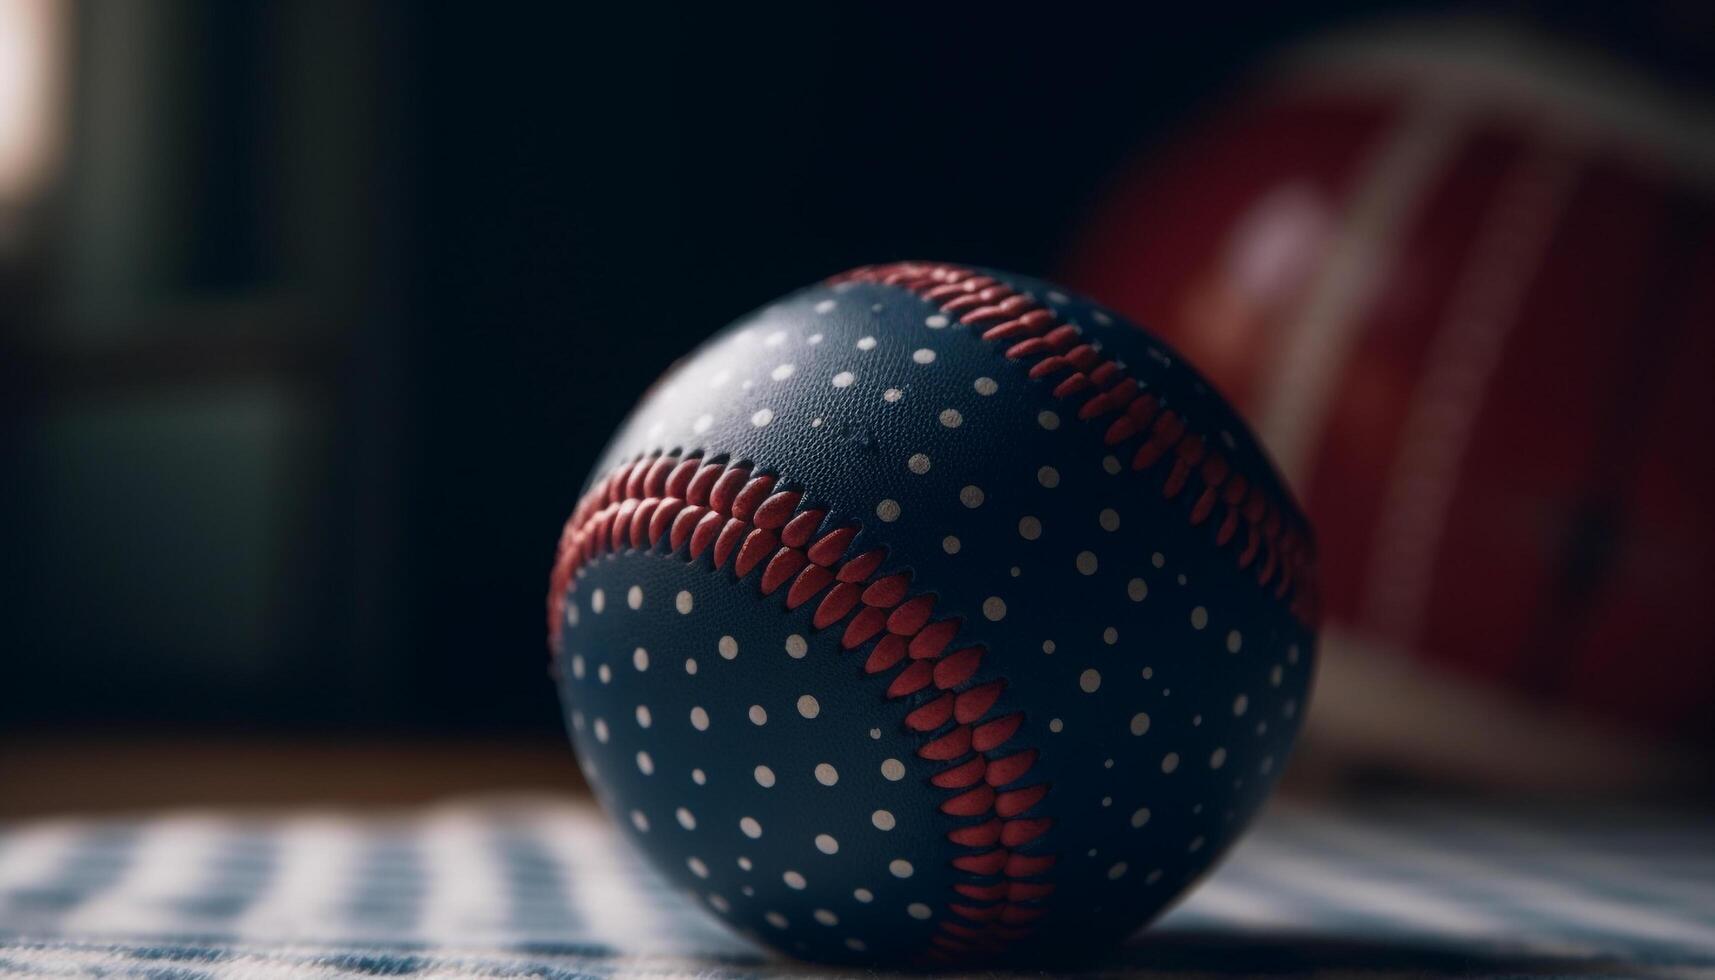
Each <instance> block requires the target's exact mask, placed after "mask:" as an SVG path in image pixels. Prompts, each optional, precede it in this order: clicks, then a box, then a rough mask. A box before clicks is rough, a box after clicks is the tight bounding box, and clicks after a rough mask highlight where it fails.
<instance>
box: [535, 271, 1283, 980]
mask: <svg viewBox="0 0 1715 980" xmlns="http://www.w3.org/2000/svg"><path fill="white" fill-rule="evenodd" d="M548 605H549V630H550V641H551V647H552V650H553V657H554V660H553V666H554V674H555V676H556V678H557V680H558V684H559V689H560V692H561V696H562V700H563V703H564V708H565V713H566V716H567V722H568V726H569V728H570V730H571V732H572V736H573V743H574V745H575V747H576V751H577V754H578V758H579V761H580V763H581V764H582V766H583V770H584V772H585V774H586V775H587V776H588V778H589V782H590V784H591V785H592V786H593V787H594V788H595V791H596V793H597V795H598V796H599V797H600V799H601V800H602V802H603V804H604V806H605V807H606V808H607V809H608V811H609V812H610V813H611V814H612V815H613V817H614V819H615V820H616V821H617V822H618V824H619V825H620V826H621V827H623V828H624V829H625V831H626V832H627V833H628V834H629V836H630V837H631V839H632V840H633V841H634V842H635V843H636V845H637V846H638V848H639V849H640V850H641V851H642V852H643V853H644V854H646V855H647V856H648V857H649V859H650V860H651V861H652V863H653V864H654V865H655V867H656V868H657V869H658V870H659V871H660V872H661V874H662V875H663V876H664V877H665V878H666V880H667V881H668V882H670V883H671V884H672V885H673V886H674V887H676V888H678V889H681V890H683V891H684V892H685V893H687V894H688V895H690V896H691V897H692V899H693V900H694V901H695V902H697V903H698V904H699V905H701V906H702V907H703V908H705V909H707V910H708V911H709V912H710V913H712V914H713V915H715V916H717V917H719V918H720V919H722V920H724V921H725V922H726V923H727V924H728V925H730V926H731V927H733V928H734V929H736V930H738V931H740V932H741V933H743V934H745V935H748V936H750V937H752V938H753V939H755V940H757V941H759V942H761V943H764V944H766V945H768V946H771V947H774V948H776V949H779V950H781V951H784V952H786V953H789V954H792V955H795V956H800V957H805V958H809V959H814V960H821V961H835V962H848V963H864V964H888V965H914V964H915V965H927V966H936V965H960V964H966V963H972V962H978V961H982V960H987V959H992V958H994V957H996V956H1005V957H1008V958H1011V957H1028V956H1031V955H1033V954H1041V953H1050V952H1051V953H1055V954H1065V953H1069V952H1085V951H1089V950H1094V949H1099V948H1100V947H1101V946H1102V945H1103V944H1111V943H1115V942H1118V941H1119V940H1121V939H1123V938H1124V937H1126V936H1127V935H1128V934H1130V933H1132V932H1133V931H1134V930H1136V929H1137V928H1138V927H1139V926H1141V925H1142V924H1144V923H1146V922H1147V921H1149V920H1150V919H1151V918H1152V917H1154V916H1155V915H1156V914H1157V913H1159V912H1160V911H1161V910H1162V909H1164V908H1165V907H1166V906H1167V905H1168V904H1169V903H1171V902H1172V901H1173V900H1174V899H1175V898H1176V897H1178V896H1179V895H1181V894H1182V893H1183V892H1184V891H1185V890H1186V889H1187V888H1188V887H1190V886H1191V885H1192V884H1193V883H1194V882H1196V881H1197V880H1198V879H1199V878H1200V877H1201V876H1202V875H1204V874H1205V873H1206V872H1208V871H1209V870H1210V868H1211V867H1212V866H1213V865H1214V864H1215V863H1216V862H1217V861H1218V860H1219V858H1220V857H1221V855H1222V854H1223V853H1224V852H1225V851H1226V850H1227V849H1228V848H1229V847H1230V846H1231V845H1232V844H1233V842H1234V841H1235V840H1236V839H1237V838H1238V837H1239V836H1240V834H1241V833H1242V831H1243V829H1244V828H1245V826H1246V824H1247V823H1248V822H1249V821H1250V820H1251V818H1252V817H1253V816H1254V815H1255V814H1256V812H1257V810H1258V808H1259V807H1260V806H1261V804H1262V802H1263V801H1264V799H1266V797H1267V796H1268V793H1269V790H1270V788H1271V787H1272V785H1273V784H1274V781H1275V779H1276V778H1277V776H1278V775H1279V773H1280V772H1281V769H1282V766H1283V764H1284V763H1285V762H1286V757H1287V753H1288V752H1289V750H1290V748H1291V746H1292V742H1293V738H1294V735H1295V734H1296V732H1297V729H1298V726H1299V721H1300V719H1301V718H1302V716H1303V711H1304V708H1305V701H1306V697H1307V695H1308V691H1309V686H1310V680H1311V674H1312V668H1313V664H1314V660H1315V641H1316V607H1317V601H1316V569H1315V558H1314V554H1313V547H1312V544H1311V538H1310V533H1309V530H1308V527H1307V525H1306V523H1305V520H1304V517H1303V516H1302V514H1301V513H1300V511H1299V509H1298V508H1297V506H1296V505H1295V504H1294V502H1293V501H1292V499H1291V497H1290V495H1289V494H1288V492H1287V491H1286V490H1285V488H1284V486H1283V484H1282V482H1281V480H1280V478H1279V477H1278V476H1277V475H1276V473H1275V470H1274V468H1273V466H1272V465H1271V464H1270V462H1269V461H1268V459H1267V458H1266V457H1265V456H1264V454H1263V453H1262V451H1261V450H1260V449H1259V448H1258V444H1257V441H1256V440H1255V438H1253V436H1252V435H1251V433H1250V432H1249V430H1248V429H1247V428H1246V426H1245V424H1244V423H1243V422H1242V421H1241V420H1240V419H1239V417H1238V416H1237V415H1236V414H1235V413H1234V411H1233V409H1232V408H1231V407H1230V406H1229V405H1228V404H1227V403H1226V402H1225V401H1224V400H1223V399H1222V397H1221V395H1220V394H1219V393H1217V392H1216V391H1215V390H1213V389H1212V388H1211V387H1209V385H1208V384H1207V383H1206V382H1205V381H1204V380H1203V378H1202V376H1201V375H1199V374H1198V373H1197V372H1196V371H1195V370H1194V369H1192V368H1191V367H1190V366H1189V365H1187V364H1186V363H1185V362H1184V361H1183V360H1182V359H1181V358H1180V356H1179V355H1178V354H1177V353H1176V352H1175V351H1173V350H1171V349H1170V348H1168V347H1167V346H1165V345H1164V344H1162V343H1160V342H1159V341H1157V340H1155V339H1153V338H1152V337H1151V336H1150V335H1149V334H1148V333H1146V332H1145V331H1143V330H1141V329H1139V328H1137V327H1135V326H1133V325H1130V324H1128V323H1125V322H1123V321H1122V320H1121V319H1120V318H1119V317H1118V316H1117V315H1115V314H1113V313H1111V312H1109V311H1107V310H1106V309H1104V308H1103V307H1101V306H1100V305H1098V304H1095V303H1093V302H1091V301H1088V300H1085V299H1082V298H1079V297H1077V296H1074V295H1070V294H1068V293H1066V292H1064V291H1062V290H1060V289H1058V288H1057V287H1055V286H1053V285H1051V284H1048V283H1045V282H1040V281H1037V280H1033V279H1029V278H1026V277H1023V276H1015V275H1010V274H1007V273H1001V272H994V271H988V270H981V269H975V268H969V267H961V266H956V265H947V264H939V263H927V262H923V263H919V262H906V263H897V264H892V265H881V266H871V267H864V268H860V269H856V270H853V271H850V272H847V273H845V274H842V275H840V276H836V277H834V278H833V279H831V280H829V281H827V282H825V283H821V284H818V285H814V286H811V287H809V288H806V289H803V290H801V291H799V292H797V293H794V294H792V295H790V296H788V297H786V298H784V299H781V300H779V301H778V302H776V303H774V304H772V305H769V306H766V307H764V308H762V309H760V310H758V311H757V312H755V313H752V314H750V315H748V316H746V317H743V318H742V319H740V320H739V321H738V322H736V323H734V324H733V325H731V326H729V327H728V328H726V329H725V330H723V331H721V332H720V333H719V334H717V335H715V336H714V337H713V338H712V339H711V340H709V341H708V342H707V343H705V344H704V345H703V346H702V347H701V348H699V349H698V350H696V351H695V352H693V353H691V354H690V355H689V356H687V357H686V358H684V359H683V360H682V361H680V362H679V363H678V364H677V365H675V366H674V367H673V368H672V370H670V371H669V372H668V374H667V375H666V376H665V377H664V378H663V379H662V380H661V381H660V382H658V383H657V384H656V385H655V387H654V388H653V389H651V391H650V392H649V393H648V395H647V396H646V397H645V398H644V400H643V401H642V403H641V404H640V405H639V406H638V407H637V409H636V410H635V412H634V413H633V414H632V415H631V417H630V418H629V420H628V421H627V422H626V423H625V424H624V426H623V427H622V428H621V430H620V431H619V433H618V434H617V435H616V436H615V437H614V439H613V441H612V442H611V444H610V445H609V446H608V447H607V449H606V450H605V451H604V454H603V456H602V458H601V460H600V461H599V463H598V464H597V466H596V469H595V471H594V472H593V473H592V474H591V476H590V478H589V482H588V485H587V487H586V488H585V490H584V492H583V494H582V496H581V498H580V499H578V501H577V502H576V506H575V509H574V510H573V512H572V516H571V519H570V520H569V521H568V522H567V523H566V526H565V531H564V533H563V535H562V536H561V539H560V544H559V549H558V553H557V557H556V560H555V563H554V567H553V573H552V583H551V588H550V592H549V597H548Z"/></svg>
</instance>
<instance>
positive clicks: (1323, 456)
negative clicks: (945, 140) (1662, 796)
mask: <svg viewBox="0 0 1715 980" xmlns="http://www.w3.org/2000/svg"><path fill="white" fill-rule="evenodd" d="M1263 82H1264V84H1261V85H1260V86H1257V87H1254V88H1252V89H1251V90H1250V91H1249V93H1248V94H1247V95H1245V96H1244V97H1242V98H1241V99H1240V100H1239V101H1238V102H1237V103H1236V104H1232V105H1229V106H1228V107H1227V108H1226V109H1225V110H1224V111H1221V112H1217V113H1216V114H1215V115H1213V116H1212V117H1210V121H1208V122H1207V124H1206V125H1204V126H1203V127H1202V128H1201V129H1200V130H1199V131H1196V132H1194V133H1191V134H1189V137H1188V138H1187V139H1185V140H1184V141H1182V142H1180V143H1178V144H1177V145H1175V146H1172V147H1171V148H1169V149H1167V150H1166V151H1165V152H1160V153H1157V154H1154V155H1151V156H1150V157H1149V158H1148V159H1146V160H1144V161H1143V162H1142V163H1143V165H1142V166H1141V167H1140V168H1138V169H1137V170H1135V171H1133V172H1129V173H1126V174H1124V175H1122V179H1121V180H1120V181H1119V182H1118V183H1117V185H1116V186H1115V187H1114V188H1113V189H1112V193H1111V194H1109V195H1108V196H1107V197H1106V199H1105V203H1103V204H1102V206H1101V207H1100V208H1099V210H1098V211H1097V212H1096V214H1095V216H1094V219H1093V221H1092V222H1091V224H1090V225H1089V227H1088V228H1087V229H1086V233H1085V235H1084V236H1083V237H1082V238H1081V239H1080V241H1079V244H1078V247H1077V249H1076V251H1075V252H1074V254H1073V257H1072V259H1071V261H1070V263H1069V267H1068V269H1067V270H1066V275H1065V276H1064V278H1066V279H1068V280H1069V281H1070V282H1071V283H1072V284H1073V285H1075V286H1077V287H1079V288H1081V289H1084V290H1086V291H1088V292H1089V293H1091V294H1093V295H1097V296H1101V297H1103V298H1104V300H1106V301H1108V302H1110V303H1112V304H1114V305H1115V306H1116V307H1117V308H1119V309H1121V310H1123V311H1125V312H1127V313H1129V314H1131V315H1132V316H1134V317H1135V318H1137V319H1138V320H1139V321H1140V322H1142V323H1145V324H1148V325H1149V326H1150V327H1151V329H1153V330H1156V331H1158V332H1160V333H1161V334H1162V335H1164V336H1165V337H1166V338H1168V340H1169V341H1170V342H1174V343H1176V344H1177V345H1178V346H1179V347H1180V348H1181V349H1182V350H1183V351H1184V353H1185V354H1186V355H1188V356H1189V357H1190V358H1191V360H1193V361H1194V362H1195V363H1197V364H1198V365H1200V366H1202V367H1203V369H1204V370H1205V371H1206V372H1208V373H1210V374H1211V375H1212V376H1213V377H1214V379H1215V380H1216V382H1217V383H1218V384H1220V385H1221V386H1223V387H1224V389H1225V391H1226V394H1227V395H1228V396H1229V397H1230V398H1232V399H1233V400H1235V401H1236V402H1237V403H1238V404H1239V405H1240V406H1241V409H1242V410H1243V411H1245V412H1246V414H1247V415H1249V417H1250V418H1251V419H1252V420H1253V421H1254V422H1255V423H1256V425H1257V428H1258V430H1259V432H1260V434H1261V436H1262V437H1263V440H1264V441H1265V442H1266V443H1267V444H1268V446H1269V448H1270V449H1271V450H1272V452H1273V454H1274V456H1275V458H1276V459H1277V460H1279V461H1280V464H1281V466H1282V468H1283V469H1284V471H1285V475H1286V477H1287V479H1288V480H1289V481H1290V482H1291V483H1292V484H1293V485H1294V486H1295V488H1296V489H1297V490H1298V492H1299V494H1300V497H1301V499H1304V500H1306V501H1307V503H1308V507H1309V510H1310V511H1311V515H1312V518H1313V519H1314V521H1315V523H1316V526H1317V527H1318V529H1319V531H1320V545H1321V552H1322V556H1323V563H1324V575H1325V582H1326V591H1325V602H1326V613H1327V619H1328V621H1329V622H1328V626H1329V628H1330V631H1331V633H1333V634H1334V635H1335V636H1336V637H1344V639H1345V640H1346V641H1347V642H1348V643H1349V644H1353V645H1357V646H1360V647H1363V648H1366V649H1371V650H1376V651H1397V652H1400V653H1403V654H1406V655H1408V656H1409V657H1410V658H1414V659H1415V661H1416V662H1418V663H1419V664H1422V663H1431V664H1434V665H1437V666H1438V667H1440V668H1445V669H1446V670H1445V672H1446V673H1447V674H1449V676H1455V677H1458V676H1463V677H1465V678H1477V679H1480V680H1481V681H1482V682H1483V683H1484V684H1485V685H1487V686H1489V687H1490V689H1491V690H1492V689H1493V688H1495V687H1499V688H1501V689H1503V690H1505V691H1506V692H1509V694H1510V695H1511V696H1512V697H1513V699H1514V700H1516V701H1519V702H1532V703H1535V704H1537V705H1539V706H1540V705H1552V706H1554V707H1555V708H1556V709H1557V710H1558V709H1571V710H1574V711H1576V712H1578V713H1579V714H1580V716H1582V717H1586V718H1591V719H1596V718H1602V719H1608V720H1611V721H1615V722H1617V723H1619V725H1620V726H1621V727H1622V728H1625V729H1629V730H1631V731H1633V732H1641V731H1647V732H1651V733H1654V734H1655V735H1663V734H1670V735H1676V736H1687V735H1689V736H1694V737H1698V736H1707V735H1708V734H1709V733H1710V731H1711V716H1712V713H1711V711H1710V710H1709V709H1710V706H1711V704H1712V703H1715V506H1712V502H1711V494H1712V491H1715V458H1712V450H1715V236H1712V234H1711V230H1712V228H1715V224H1712V222H1711V215H1712V213H1715V208H1712V203H1715V191H1712V188H1715V128H1712V127H1711V125H1710V119H1711V116H1710V115H1709V114H1708V113H1707V112H1706V111H1700V110H1698V109H1694V108H1692V107H1687V106H1685V105H1680V104H1675V103H1672V102H1670V101H1669V100H1668V99H1667V98H1666V97H1665V96H1662V95H1659V94H1657V93H1656V92H1655V91H1654V90H1653V89H1651V88H1650V87H1649V86H1648V84H1647V83H1645V82H1642V81H1639V80H1638V79H1636V78H1634V77H1632V76H1629V75H1627V74H1626V73H1624V72H1623V71H1620V70H1618V69H1615V68H1613V67H1612V66H1608V65H1605V64H1601V63H1597V62H1595V61H1593V60H1591V59H1589V58H1588V57H1586V56H1583V55H1578V54H1572V53H1568V52H1566V51H1563V50H1559V49H1556V48H1553V47H1551V46H1545V45H1543V44H1541V43H1537V42H1524V41H1522V40H1521V39H1520V38H1518V37H1516V36H1508V35H1498V34H1471V33H1469V32H1464V31H1447V32H1443V33H1441V34H1439V35H1438V34H1435V33H1433V32H1425V31H1423V30H1421V29H1418V30H1414V31H1412V32H1410V33H1402V34H1399V35H1397V36H1390V35H1387V34H1371V35H1365V36H1362V37H1360V38H1358V39H1352V40H1347V41H1342V42H1333V43H1324V44H1322V45H1320V46H1317V47H1313V48H1310V49H1307V50H1305V51H1303V52H1301V54H1300V56H1299V57H1298V58H1296V59H1295V60H1292V61H1289V62H1287V63H1285V64H1283V65H1282V66H1280V68H1279V69H1278V71H1277V72H1276V74H1274V75H1272V76H1270V77H1268V78H1266V79H1264V80H1263ZM1335 642H1336V643H1338V642H1339V640H1338V639H1336V641H1335Z"/></svg>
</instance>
